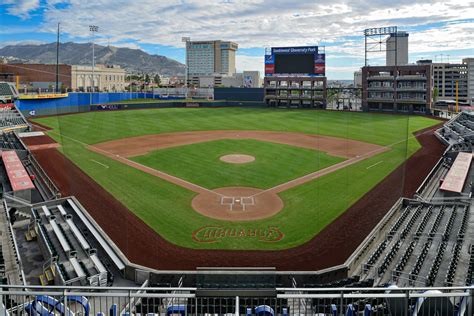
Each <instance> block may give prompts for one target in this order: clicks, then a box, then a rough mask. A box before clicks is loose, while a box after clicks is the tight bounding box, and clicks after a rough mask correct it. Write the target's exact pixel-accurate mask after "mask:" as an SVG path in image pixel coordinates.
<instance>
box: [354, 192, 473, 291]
mask: <svg viewBox="0 0 474 316" xmlns="http://www.w3.org/2000/svg"><path fill="white" fill-rule="evenodd" d="M406 203H408V205H406V206H404V207H402V208H400V209H399V210H397V211H396V212H397V213H398V214H399V216H398V217H397V218H396V219H394V220H393V224H392V226H390V229H387V230H386V231H385V232H384V231H383V230H382V231H379V232H377V233H378V235H379V236H380V239H381V240H380V241H379V243H378V244H376V245H375V247H373V250H372V252H371V253H370V256H368V257H367V258H368V259H367V260H366V262H365V263H364V264H363V266H362V268H361V271H359V272H355V274H356V275H359V274H360V275H361V280H364V279H371V280H372V279H374V280H375V284H378V285H382V284H397V285H399V286H455V285H464V283H465V275H466V274H467V272H468V268H469V266H468V264H467V262H464V261H463V262H461V261H460V257H461V256H462V254H463V253H468V250H469V247H470V244H468V243H467V242H466V243H465V242H464V236H467V235H469V234H474V227H473V226H472V223H474V218H473V217H472V216H470V215H471V211H470V205H469V204H466V203H454V204H443V203H441V204H432V203H421V202H419V201H406ZM469 223H471V225H469Z"/></svg>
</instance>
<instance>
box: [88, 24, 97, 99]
mask: <svg viewBox="0 0 474 316" xmlns="http://www.w3.org/2000/svg"><path fill="white" fill-rule="evenodd" d="M89 31H90V32H91V36H92V88H91V101H90V103H91V105H92V93H93V92H94V90H95V78H94V68H95V52H94V39H95V33H97V32H99V27H98V26H97V25H89Z"/></svg>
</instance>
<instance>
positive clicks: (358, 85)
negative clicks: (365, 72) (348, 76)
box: [354, 70, 362, 88]
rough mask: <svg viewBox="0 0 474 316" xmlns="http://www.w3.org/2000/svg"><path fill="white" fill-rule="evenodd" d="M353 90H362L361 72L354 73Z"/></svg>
mask: <svg viewBox="0 0 474 316" xmlns="http://www.w3.org/2000/svg"><path fill="white" fill-rule="evenodd" d="M354 88H362V70H357V71H354Z"/></svg>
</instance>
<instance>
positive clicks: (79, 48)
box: [0, 42, 185, 76]
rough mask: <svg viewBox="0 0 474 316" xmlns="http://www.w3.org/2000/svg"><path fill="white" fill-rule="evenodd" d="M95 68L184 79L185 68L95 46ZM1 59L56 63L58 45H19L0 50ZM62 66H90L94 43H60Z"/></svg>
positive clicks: (128, 51) (138, 52)
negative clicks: (109, 67) (116, 69)
mask: <svg viewBox="0 0 474 316" xmlns="http://www.w3.org/2000/svg"><path fill="white" fill-rule="evenodd" d="M94 46H95V47H94V50H95V53H94V55H95V60H96V64H106V65H119V66H121V67H122V68H124V69H125V70H126V71H127V72H128V73H132V74H139V73H148V74H160V75H164V76H177V75H184V72H185V65H183V64H181V63H180V62H178V61H176V60H173V59H170V58H168V57H165V56H161V55H150V54H148V53H146V52H144V51H142V50H140V49H132V48H127V47H115V46H102V45H97V44H96V45H94ZM0 56H2V57H4V58H6V59H7V60H9V62H15V63H18V62H24V63H30V64H33V63H42V64H43V63H44V64H55V63H56V43H49V44H40V45H31V44H18V45H9V46H5V47H3V48H0ZM59 63H61V64H69V65H91V64H92V44H91V43H84V44H81V43H72V42H68V43H61V45H60V49H59Z"/></svg>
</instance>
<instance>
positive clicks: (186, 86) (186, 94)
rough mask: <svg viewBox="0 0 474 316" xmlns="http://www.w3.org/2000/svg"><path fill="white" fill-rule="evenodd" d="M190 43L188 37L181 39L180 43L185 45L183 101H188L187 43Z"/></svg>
mask: <svg viewBox="0 0 474 316" xmlns="http://www.w3.org/2000/svg"><path fill="white" fill-rule="evenodd" d="M190 41H191V38H190V37H182V38H181V42H183V43H186V53H185V57H184V58H185V60H184V62H185V66H186V67H185V71H184V99H185V100H187V99H188V43H189V42H190Z"/></svg>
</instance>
